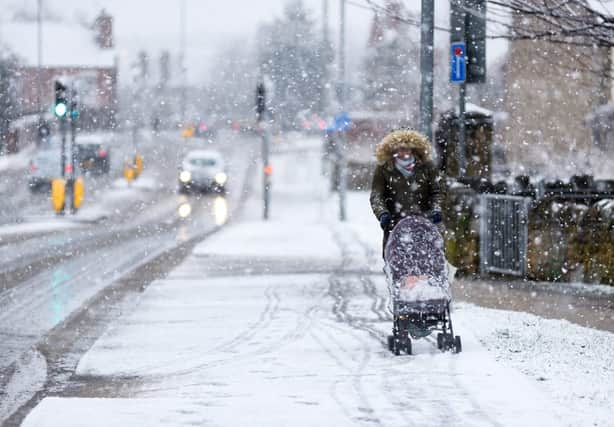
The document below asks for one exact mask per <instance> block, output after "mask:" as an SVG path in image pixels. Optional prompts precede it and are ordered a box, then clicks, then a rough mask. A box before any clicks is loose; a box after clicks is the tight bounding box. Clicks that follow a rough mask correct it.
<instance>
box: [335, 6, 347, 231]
mask: <svg viewBox="0 0 614 427" xmlns="http://www.w3.org/2000/svg"><path fill="white" fill-rule="evenodd" d="M339 20H340V22H339V84H340V85H341V88H340V89H341V90H340V91H339V106H340V108H341V112H344V111H345V109H346V102H347V100H346V86H347V84H346V75H345V0H339ZM345 146H346V134H345V129H344V130H343V131H337V143H336V144H335V151H336V154H337V167H338V170H339V220H340V221H345V220H346V214H345V199H346V190H347V170H346V169H347V168H346V164H345Z"/></svg>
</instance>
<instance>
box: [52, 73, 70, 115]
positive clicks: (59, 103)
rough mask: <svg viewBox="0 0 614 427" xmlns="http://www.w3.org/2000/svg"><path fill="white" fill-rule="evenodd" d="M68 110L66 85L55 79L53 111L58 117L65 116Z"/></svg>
mask: <svg viewBox="0 0 614 427" xmlns="http://www.w3.org/2000/svg"><path fill="white" fill-rule="evenodd" d="M67 111H68V99H67V97H66V86H64V85H63V84H62V83H61V82H59V81H57V80H56V81H55V104H54V106H53V112H54V113H55V115H56V116H58V117H64V116H66V112H67Z"/></svg>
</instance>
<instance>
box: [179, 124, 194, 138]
mask: <svg viewBox="0 0 614 427" xmlns="http://www.w3.org/2000/svg"><path fill="white" fill-rule="evenodd" d="M181 136H182V137H184V138H186V139H187V138H192V137H193V136H194V127H193V126H186V127H184V128H183V129H182V130H181Z"/></svg>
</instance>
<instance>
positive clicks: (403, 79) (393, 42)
mask: <svg viewBox="0 0 614 427" xmlns="http://www.w3.org/2000/svg"><path fill="white" fill-rule="evenodd" d="M386 10H387V11H388V13H381V12H376V13H375V15H374V17H373V23H372V25H371V34H370V37H369V44H368V49H367V53H366V59H365V79H366V87H365V100H366V102H367V103H368V105H366V107H368V108H371V109H376V110H394V111H399V110H405V111H407V110H409V111H412V112H415V111H417V108H418V105H419V98H418V97H419V94H420V90H419V88H420V39H419V34H418V30H417V29H416V28H415V27H410V26H408V25H406V24H405V23H404V22H401V21H399V20H397V19H394V18H393V16H395V15H399V16H400V15H402V16H409V15H410V12H409V11H407V10H406V9H405V7H404V6H403V4H402V3H401V2H399V1H388V2H387V6H386Z"/></svg>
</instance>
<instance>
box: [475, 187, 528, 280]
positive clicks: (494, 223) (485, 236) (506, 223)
mask: <svg viewBox="0 0 614 427" xmlns="http://www.w3.org/2000/svg"><path fill="white" fill-rule="evenodd" d="M529 202H530V199H529V198H526V197H518V196H504V195H495V194H482V195H481V196H480V271H481V272H482V273H502V274H510V275H516V276H525V275H526V273H527V237H528V212H529Z"/></svg>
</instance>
